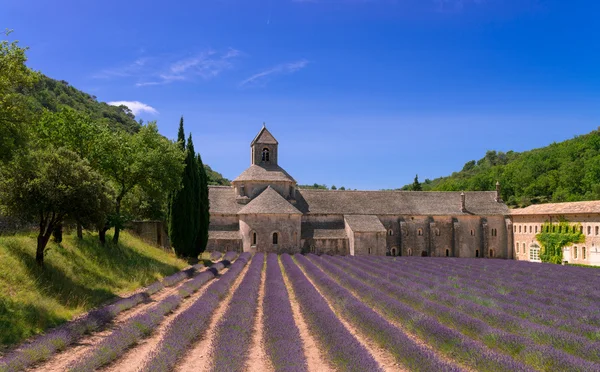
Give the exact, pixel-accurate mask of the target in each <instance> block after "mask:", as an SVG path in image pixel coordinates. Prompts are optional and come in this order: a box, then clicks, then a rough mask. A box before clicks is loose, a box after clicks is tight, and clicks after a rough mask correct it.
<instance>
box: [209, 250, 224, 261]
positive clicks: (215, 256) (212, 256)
mask: <svg viewBox="0 0 600 372" xmlns="http://www.w3.org/2000/svg"><path fill="white" fill-rule="evenodd" d="M222 255H223V254H222V253H221V252H219V251H213V252H210V259H211V260H212V261H216V260H218V259H219V258H221V256H222Z"/></svg>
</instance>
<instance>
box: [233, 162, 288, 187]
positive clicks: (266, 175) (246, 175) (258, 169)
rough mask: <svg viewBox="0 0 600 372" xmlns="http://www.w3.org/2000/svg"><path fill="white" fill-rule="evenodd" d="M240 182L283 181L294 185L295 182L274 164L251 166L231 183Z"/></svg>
mask: <svg viewBox="0 0 600 372" xmlns="http://www.w3.org/2000/svg"><path fill="white" fill-rule="evenodd" d="M240 181H263V182H273V181H284V182H292V183H296V180H295V179H294V178H293V177H292V176H290V175H289V174H288V172H286V171H285V170H284V169H283V168H281V167H280V166H278V165H276V164H265V165H251V166H250V167H249V168H248V169H246V170H245V171H243V172H242V174H240V175H239V176H237V178H236V179H234V180H233V181H232V182H240Z"/></svg>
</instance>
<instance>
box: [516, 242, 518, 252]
mask: <svg viewBox="0 0 600 372" xmlns="http://www.w3.org/2000/svg"><path fill="white" fill-rule="evenodd" d="M516 245H517V253H519V243H517V244H516Z"/></svg>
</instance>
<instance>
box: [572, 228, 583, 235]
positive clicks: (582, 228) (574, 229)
mask: <svg viewBox="0 0 600 372" xmlns="http://www.w3.org/2000/svg"><path fill="white" fill-rule="evenodd" d="M582 229H583V227H582ZM581 232H582V233H583V231H581ZM573 234H575V226H573Z"/></svg>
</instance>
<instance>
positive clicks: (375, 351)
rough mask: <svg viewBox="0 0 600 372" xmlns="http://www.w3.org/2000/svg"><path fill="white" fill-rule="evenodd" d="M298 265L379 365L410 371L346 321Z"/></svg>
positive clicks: (389, 368) (385, 367) (389, 369)
mask: <svg viewBox="0 0 600 372" xmlns="http://www.w3.org/2000/svg"><path fill="white" fill-rule="evenodd" d="M296 265H297V266H298V268H300V270H302V272H303V273H304V276H305V277H306V279H308V281H309V282H310V283H311V284H312V286H313V287H314V288H315V289H316V290H317V292H319V294H320V295H321V297H323V299H324V300H325V302H327V305H328V306H329V308H330V309H331V311H333V312H334V313H335V314H336V315H337V317H338V319H339V320H340V322H341V323H342V325H343V326H344V327H345V328H346V329H347V330H348V331H349V332H350V333H351V334H352V335H353V336H354V337H356V339H357V340H358V342H359V343H360V344H361V345H362V346H363V347H364V348H365V349H367V351H368V352H369V354H371V355H372V356H373V359H375V361H376V362H377V363H378V364H379V366H380V367H381V368H382V369H383V370H384V371H390V372H398V371H402V372H404V371H408V370H407V369H406V368H405V367H404V366H402V365H400V364H398V362H397V361H396V358H394V356H393V355H392V354H391V353H390V352H389V351H388V350H386V349H384V348H382V347H380V346H379V345H377V344H376V343H375V342H373V341H372V340H371V339H370V338H367V337H364V336H363V335H362V334H361V333H360V332H359V331H358V330H357V329H356V328H354V326H352V325H351V324H350V323H348V322H347V321H346V319H344V317H343V316H342V315H341V314H340V313H339V312H338V311H337V310H336V309H335V308H334V307H333V306H332V305H331V302H330V301H329V299H328V298H327V297H326V296H325V295H324V294H323V292H321V290H320V289H319V288H318V287H317V286H316V284H315V283H314V282H313V280H312V279H311V278H310V277H309V276H308V275H307V274H306V271H305V270H304V268H303V267H302V266H300V265H298V264H296Z"/></svg>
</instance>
